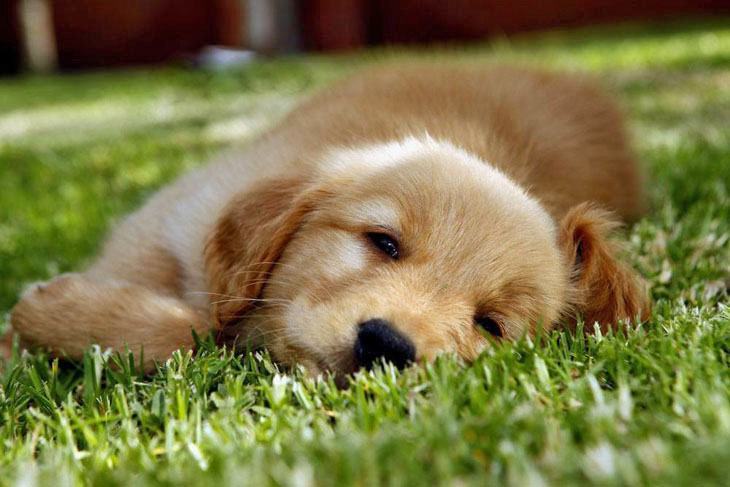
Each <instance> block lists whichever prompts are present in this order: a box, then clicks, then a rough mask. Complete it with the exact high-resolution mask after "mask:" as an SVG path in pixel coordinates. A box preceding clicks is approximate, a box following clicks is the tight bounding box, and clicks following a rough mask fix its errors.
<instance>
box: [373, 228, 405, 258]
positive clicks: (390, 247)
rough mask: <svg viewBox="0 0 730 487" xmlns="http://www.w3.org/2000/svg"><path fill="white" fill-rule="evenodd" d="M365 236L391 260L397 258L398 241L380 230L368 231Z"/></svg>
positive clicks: (398, 252)
mask: <svg viewBox="0 0 730 487" xmlns="http://www.w3.org/2000/svg"><path fill="white" fill-rule="evenodd" d="M365 236H366V237H367V238H368V240H370V242H371V243H372V244H373V246H374V247H375V248H377V249H378V250H379V251H381V252H382V253H384V254H385V255H387V256H388V257H390V258H391V259H393V260H398V258H399V257H400V246H399V245H398V241H397V240H396V239H394V238H393V237H391V236H390V235H388V234H387V233H382V232H368V233H366V234H365Z"/></svg>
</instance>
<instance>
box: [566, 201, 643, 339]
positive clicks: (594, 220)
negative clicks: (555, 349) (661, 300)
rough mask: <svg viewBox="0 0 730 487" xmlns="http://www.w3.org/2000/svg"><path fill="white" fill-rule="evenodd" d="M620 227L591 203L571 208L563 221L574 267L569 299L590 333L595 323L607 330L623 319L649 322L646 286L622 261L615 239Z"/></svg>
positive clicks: (569, 257)
mask: <svg viewBox="0 0 730 487" xmlns="http://www.w3.org/2000/svg"><path fill="white" fill-rule="evenodd" d="M619 226H620V225H619V224H618V223H617V222H616V220H614V219H613V218H612V217H611V214H610V213H609V212H607V211H604V210H601V209H599V208H597V207H595V206H593V205H591V204H588V203H583V204H580V205H577V206H575V207H573V208H571V209H570V210H569V211H568V213H567V214H566V215H565V217H564V218H563V221H562V222H561V228H560V245H561V247H562V250H563V253H564V255H565V257H566V260H567V261H568V262H569V265H571V266H572V272H571V280H572V288H573V292H572V293H571V297H570V298H569V300H570V301H571V302H570V304H571V306H572V310H573V311H577V312H578V313H579V314H580V315H582V316H583V319H584V321H585V323H586V330H588V331H591V330H593V324H594V323H595V322H598V323H599V324H600V326H601V330H602V331H606V330H607V329H609V328H612V327H615V326H616V325H617V323H618V321H619V320H624V321H626V320H631V321H636V320H637V319H639V320H641V321H644V320H646V319H647V318H648V317H649V313H650V305H649V300H648V297H647V292H646V287H645V285H644V281H643V280H642V279H641V277H639V275H638V274H637V273H636V271H634V270H633V269H631V268H630V267H628V266H627V265H626V264H624V263H623V262H621V261H620V260H618V257H617V254H618V251H619V250H620V249H619V246H618V244H617V243H616V242H615V241H613V240H611V233H612V232H613V231H614V230H615V229H616V228H618V227H619ZM572 325H573V326H574V325H575V322H573V323H572Z"/></svg>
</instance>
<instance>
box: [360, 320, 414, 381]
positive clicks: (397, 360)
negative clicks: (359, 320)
mask: <svg viewBox="0 0 730 487" xmlns="http://www.w3.org/2000/svg"><path fill="white" fill-rule="evenodd" d="M355 358H356V359H357V363H358V364H359V365H360V366H361V367H365V368H368V369H369V368H371V367H372V366H373V364H375V363H376V362H377V361H378V359H381V358H382V359H385V360H387V361H389V362H392V363H393V365H395V366H396V367H398V368H399V369H402V368H403V367H405V366H406V365H408V363H409V362H413V361H414V360H415V358H416V348H415V347H414V346H413V343H411V341H410V340H409V339H408V338H407V337H405V336H403V335H401V334H400V333H398V332H397V331H396V330H395V328H393V327H392V326H391V324H390V323H388V322H387V321H385V320H381V319H373V320H368V321H366V322H365V323H363V324H361V325H360V331H358V333H357V340H356V341H355Z"/></svg>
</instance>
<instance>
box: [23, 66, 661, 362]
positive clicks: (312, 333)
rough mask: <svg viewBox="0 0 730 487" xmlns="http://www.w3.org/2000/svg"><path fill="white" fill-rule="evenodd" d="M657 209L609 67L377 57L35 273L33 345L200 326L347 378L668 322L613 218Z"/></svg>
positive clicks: (156, 357)
mask: <svg viewBox="0 0 730 487" xmlns="http://www.w3.org/2000/svg"><path fill="white" fill-rule="evenodd" d="M609 211H610V212H613V214H617V215H619V216H620V217H621V218H623V219H626V220H631V219H635V218H636V217H638V216H639V215H640V214H641V211H642V197H641V184H640V176H639V172H638V168H637V164H636V162H635V160H634V158H633V156H632V155H631V152H630V150H629V148H628V146H627V142H626V136H625V134H624V129H623V127H622V121H621V117H620V114H619V112H618V111H617V109H616V108H615V106H614V104H613V103H612V102H611V101H610V100H609V99H608V98H606V97H605V96H604V95H603V94H601V93H600V91H598V90H597V89H596V88H595V87H594V86H593V85H592V84H591V83H590V82H588V81H586V80H583V79H581V78H579V77H577V76H576V75H558V74H550V73H544V72H538V71H533V70H529V69H520V68H509V67H488V68H470V67H460V66H450V67H449V66H443V65H441V66H436V65H414V66H406V67H381V68H378V69H373V70H370V71H368V72H364V73H360V74H358V75H356V76H354V77H352V78H351V79H349V80H346V81H343V82H340V83H337V84H335V85H334V86H331V87H330V88H328V89H326V90H324V91H322V92H321V93H319V94H317V95H315V96H314V97H312V98H310V99H309V100H308V101H307V102H305V103H303V104H302V105H301V106H299V107H298V108H297V109H295V110H294V111H293V112H292V113H291V114H290V115H289V116H288V117H287V118H286V119H285V120H283V121H282V122H281V123H279V124H278V126H276V127H275V128H273V129H271V130H270V131H269V132H268V133H266V134H265V135H263V136H262V137H260V138H259V139H258V140H257V141H256V142H254V143H252V144H251V145H250V146H249V147H247V148H246V149H245V150H243V151H240V152H235V153H232V154H230V155H229V156H228V157H226V158H223V159H221V160H218V161H217V162H215V163H212V164H210V165H208V166H206V167H203V168H201V169H199V170H197V171H194V172H192V173H190V174H187V175H186V176H184V177H182V178H181V179H179V180H178V181H177V182H175V183H174V184H172V185H170V186H168V187H167V188H165V189H163V190H162V191H160V192H159V193H158V194H157V195H155V196H154V197H153V198H152V199H151V200H150V201H149V202H148V203H147V204H146V205H145V206H144V207H143V208H141V209H140V210H139V211H137V212H136V213H134V214H132V215H131V216H129V217H128V218H127V219H126V220H125V221H123V222H122V223H121V224H120V225H119V226H118V227H117V228H116V229H115V230H114V231H113V232H112V234H111V236H110V238H109V239H108V241H107V243H106V246H105V248H104V250H103V252H102V254H101V256H100V257H99V258H98V259H97V260H96V261H95V262H94V263H93V264H92V265H91V266H90V267H89V268H88V269H87V270H86V271H85V272H83V273H79V274H65V275H62V276H59V277H57V278H55V279H53V280H51V281H49V282H46V283H42V284H36V285H33V286H31V287H30V288H29V289H28V290H27V291H26V292H25V293H24V294H23V296H22V298H21V300H20V302H19V303H18V304H17V306H16V307H15V309H14V310H13V311H12V315H11V325H12V329H13V330H14V331H15V332H17V333H18V334H19V335H20V339H21V342H22V343H23V345H24V346H35V347H42V348H45V349H47V350H49V351H51V352H52V353H54V354H63V355H65V356H68V357H71V358H78V357H80V356H81V355H82V354H83V352H84V350H85V349H86V348H87V347H88V346H89V345H91V344H98V345H100V346H101V347H102V348H106V347H111V348H112V349H115V350H123V349H124V348H125V347H129V349H130V350H131V351H133V352H135V353H140V352H143V357H144V365H145V367H146V368H147V369H151V368H153V366H154V362H155V361H160V360H164V359H166V358H167V357H168V356H169V355H170V354H171V353H172V352H173V351H174V350H177V349H178V348H181V347H182V348H191V347H193V346H194V342H193V338H192V333H191V330H194V331H195V332H197V333H198V334H204V333H207V332H210V331H215V332H216V333H217V335H218V337H219V338H220V339H221V341H225V342H233V341H235V342H237V343H245V344H249V345H254V346H265V347H267V348H268V349H269V350H270V352H271V354H272V356H273V357H274V358H275V359H276V360H277V361H279V362H280V363H281V364H283V365H294V364H302V365H303V366H304V367H305V368H306V369H307V370H309V371H311V372H312V373H314V374H318V373H322V372H327V371H329V372H333V373H335V374H339V375H340V376H343V375H345V374H347V373H349V372H352V371H354V370H356V369H358V368H360V367H370V366H372V365H373V364H374V363H376V362H379V361H380V360H382V359H385V360H388V361H391V362H392V363H394V364H395V365H397V366H399V367H402V366H404V365H406V364H408V363H410V362H413V361H419V360H430V359H433V358H434V357H435V356H436V355H438V354H441V353H445V352H450V353H455V354H457V355H459V356H460V357H462V358H463V359H465V360H467V361H469V360H472V359H474V358H475V357H476V356H477V355H478V354H479V353H480V352H481V351H482V350H483V349H484V348H485V347H488V346H489V343H490V339H489V338H487V337H488V336H491V337H494V338H496V339H497V340H502V339H503V340H512V339H515V338H518V337H521V336H523V335H525V334H528V335H530V334H533V333H535V331H536V330H537V329H538V328H539V327H542V328H543V329H551V328H554V327H556V326H568V327H574V326H575V323H576V321H577V320H578V319H584V320H585V322H586V323H587V328H588V329H591V330H592V329H594V323H598V324H600V327H601V329H602V330H606V329H607V328H610V327H612V326H616V325H617V323H619V321H620V320H623V321H633V322H637V321H640V320H644V319H646V318H647V316H648V313H649V303H648V301H647V298H646V293H645V290H644V285H643V282H642V281H641V279H640V278H639V277H638V276H637V274H636V273H635V272H634V271H633V270H632V269H630V268H629V267H627V266H626V265H624V264H623V263H621V262H620V261H619V260H617V255H616V254H617V248H616V244H615V243H613V242H612V240H611V239H610V234H611V232H612V230H614V228H615V227H616V223H615V221H614V219H612V217H611V214H610V213H609Z"/></svg>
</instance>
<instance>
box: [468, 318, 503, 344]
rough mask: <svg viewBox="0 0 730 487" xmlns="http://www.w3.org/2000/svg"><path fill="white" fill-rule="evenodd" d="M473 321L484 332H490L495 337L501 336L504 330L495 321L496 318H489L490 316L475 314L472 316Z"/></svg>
mask: <svg viewBox="0 0 730 487" xmlns="http://www.w3.org/2000/svg"><path fill="white" fill-rule="evenodd" d="M474 323H476V325H477V326H478V327H479V328H481V329H482V330H483V331H485V332H486V333H488V334H490V335H491V336H493V337H496V338H503V337H504V332H503V330H502V326H501V325H500V324H499V323H497V321H496V320H494V319H493V318H491V317H490V316H487V315H484V316H475V317H474Z"/></svg>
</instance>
